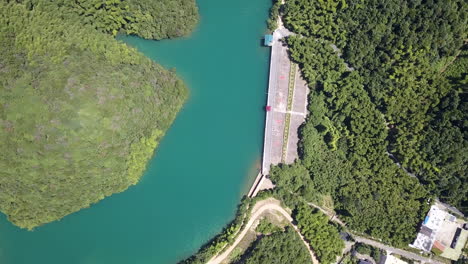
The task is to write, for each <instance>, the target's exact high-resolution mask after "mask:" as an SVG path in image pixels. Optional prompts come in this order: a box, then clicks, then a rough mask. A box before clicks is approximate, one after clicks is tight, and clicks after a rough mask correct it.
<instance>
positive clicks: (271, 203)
mask: <svg viewBox="0 0 468 264" xmlns="http://www.w3.org/2000/svg"><path fill="white" fill-rule="evenodd" d="M267 210H274V211H277V212H279V213H281V214H282V215H283V216H284V217H285V218H286V219H287V220H288V221H289V223H290V224H291V225H292V227H293V228H294V230H296V232H297V233H298V234H299V237H300V238H301V240H302V242H303V243H304V244H305V245H306V247H307V250H308V251H309V254H310V257H311V259H312V262H313V264H319V262H318V260H317V258H316V257H315V254H314V252H313V251H312V249H311V248H310V246H309V243H307V242H306V241H305V239H304V237H303V236H302V234H301V233H300V232H299V229H298V228H297V226H296V225H294V224H293V219H292V217H291V215H290V214H289V213H288V212H287V211H286V210H285V209H284V208H283V207H281V205H280V202H279V201H278V200H276V199H273V198H269V199H266V200H263V201H259V202H257V203H256V204H255V206H254V207H253V208H252V213H251V216H250V219H249V221H248V222H247V224H246V225H245V227H244V229H243V230H242V231H241V232H240V233H239V235H238V236H237V238H236V240H235V241H234V243H233V244H232V245H231V246H230V247H229V248H228V249H226V251H224V252H223V253H222V254H221V255H217V256H214V257H213V258H211V259H210V260H209V261H208V262H207V264H219V263H221V262H222V261H223V260H224V259H226V258H227V257H228V256H229V254H231V252H232V250H234V248H235V247H236V246H237V244H239V242H240V241H241V240H242V239H243V238H244V236H245V235H246V234H247V232H248V231H249V229H250V228H251V227H252V225H253V223H254V222H255V221H256V220H258V218H259V217H260V216H261V215H262V214H263V213H264V212H265V211H267Z"/></svg>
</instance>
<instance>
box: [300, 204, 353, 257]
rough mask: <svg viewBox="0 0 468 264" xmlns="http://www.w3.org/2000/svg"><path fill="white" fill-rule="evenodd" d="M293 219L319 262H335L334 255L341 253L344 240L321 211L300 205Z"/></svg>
mask: <svg viewBox="0 0 468 264" xmlns="http://www.w3.org/2000/svg"><path fill="white" fill-rule="evenodd" d="M294 220H296V221H297V226H298V228H299V230H300V231H301V234H302V235H303V236H304V237H305V239H307V241H309V243H310V246H311V248H312V249H313V250H314V252H315V254H316V255H317V258H318V260H319V262H320V263H325V264H328V263H335V262H336V257H337V256H339V255H341V252H342V250H343V248H344V242H343V240H341V238H340V234H339V232H338V228H337V227H336V226H334V225H333V224H332V223H330V222H329V221H328V217H327V216H326V215H324V214H323V213H322V212H318V211H317V210H311V209H310V207H309V206H307V205H302V206H300V207H299V208H297V210H296V213H295V214H294Z"/></svg>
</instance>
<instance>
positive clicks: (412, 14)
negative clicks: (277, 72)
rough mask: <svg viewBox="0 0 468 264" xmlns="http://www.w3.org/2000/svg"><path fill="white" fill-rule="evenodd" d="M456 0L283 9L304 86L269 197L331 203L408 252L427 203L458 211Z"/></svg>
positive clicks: (460, 60) (463, 34) (463, 151)
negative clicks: (304, 103) (304, 108)
mask: <svg viewBox="0 0 468 264" xmlns="http://www.w3.org/2000/svg"><path fill="white" fill-rule="evenodd" d="M467 8H468V4H467V2H466V1H462V0H454V1H443V0H432V1H405V0H391V1H388V0H361V1H346V0H328V1H326V0H321V1H307V0H295V1H286V5H285V6H284V7H283V8H281V9H280V10H283V12H284V13H283V18H284V22H285V25H286V26H287V27H288V28H289V29H290V30H291V31H293V32H295V33H297V34H298V35H296V36H292V37H290V38H288V39H287V44H288V46H289V48H290V55H291V58H292V59H293V60H294V61H295V62H296V63H298V64H299V65H300V67H301V70H302V74H303V76H304V78H305V79H306V80H307V81H308V83H309V86H310V87H311V93H310V97H309V111H310V115H309V117H308V119H307V121H306V123H305V125H304V126H303V127H302V128H301V130H300V134H301V142H300V144H299V152H300V156H301V159H300V160H299V161H297V162H296V163H295V164H293V165H282V166H280V167H275V168H273V169H272V170H271V175H270V176H271V178H272V179H273V180H274V181H275V183H276V184H277V187H278V188H279V189H285V190H286V192H285V193H287V192H288V191H289V192H293V193H295V194H299V195H300V196H301V197H303V198H304V199H306V200H308V201H316V202H321V200H322V199H323V198H324V197H331V198H332V200H333V204H334V209H335V210H336V211H337V212H338V213H339V214H340V215H341V218H342V219H343V220H344V221H345V222H346V223H347V224H348V226H349V227H350V228H351V229H353V230H356V231H358V232H363V233H367V234H368V235H370V236H373V237H376V238H381V239H383V240H384V241H386V242H389V243H392V244H394V245H398V246H406V245H407V244H408V242H410V241H411V240H412V239H413V238H414V234H415V233H416V227H417V225H418V223H419V222H420V221H421V220H422V217H423V215H424V214H425V213H426V211H427V209H428V203H427V200H428V198H431V197H434V196H437V197H439V198H440V199H441V200H443V201H446V202H448V203H450V204H452V205H454V206H456V207H458V208H460V209H461V210H462V211H464V212H467V210H468V207H467V206H468V204H467V202H468V201H467V199H468V184H467V174H466V173H467V170H466V169H467V168H466V166H467V164H468V146H467V142H468V141H467V125H468V123H467V121H466V120H467V113H468V111H467V100H466V99H467V98H466V92H467V89H466V88H467V61H466V60H467V57H466V46H465V49H464V48H463V45H464V44H463V43H464V41H465V40H466V39H467V25H468V24H467V22H468V21H467V16H466V14H467Z"/></svg>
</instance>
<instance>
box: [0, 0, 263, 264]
mask: <svg viewBox="0 0 468 264" xmlns="http://www.w3.org/2000/svg"><path fill="white" fill-rule="evenodd" d="M198 5H199V7H200V14H201V22H200V24H199V25H198V27H197V29H196V31H195V32H194V33H193V34H192V36H190V37H188V38H183V39H176V40H165V41H160V42H156V41H146V40H141V39H138V38H134V37H127V38H124V40H125V41H126V42H127V43H130V44H131V45H133V46H135V47H137V48H138V49H139V50H141V51H142V52H144V53H145V54H146V55H147V56H149V57H150V58H153V59H154V60H156V61H158V62H159V63H161V64H162V65H164V66H166V67H168V68H172V67H175V68H176V69H177V72H178V74H179V75H180V76H181V78H182V79H183V80H184V81H185V82H186V83H187V84H188V86H189V88H190V91H191V96H190V99H189V101H188V102H187V104H186V105H185V107H184V109H183V110H182V112H181V113H180V114H179V116H178V118H177V120H176V121H175V123H174V125H173V126H172V128H171V129H170V130H169V131H168V133H167V135H166V136H165V137H164V139H163V140H162V142H161V144H160V146H159V148H158V150H157V152H156V155H155V157H154V158H153V159H152V160H151V162H150V164H149V166H148V170H147V172H146V173H145V175H144V177H143V179H142V180H141V182H140V183H139V184H138V185H137V186H134V187H131V188H130V189H129V190H127V191H126V192H124V193H121V194H116V195H113V196H112V197H109V198H106V199H105V200H103V201H101V202H99V203H98V204H95V205H93V206H92V207H91V208H88V209H84V210H82V211H80V212H78V213H75V214H72V215H69V216H67V217H65V218H64V219H63V220H61V221H59V222H54V223H51V224H48V225H45V226H43V227H40V228H37V229H36V230H35V231H33V232H28V231H24V230H20V229H19V228H16V227H14V226H13V225H11V224H10V223H9V222H8V221H7V220H6V219H5V217H4V216H3V215H1V217H0V264H130V263H132V264H133V263H135V264H147V263H148V264H149V263H151V264H155V263H156V264H157V263H162V264H164V263H175V262H177V261H178V260H180V259H182V258H184V257H187V256H189V255H191V254H192V253H194V252H195V251H196V250H197V249H198V248H199V247H200V246H201V245H202V244H203V243H204V242H205V241H207V240H208V239H209V238H210V237H212V236H213V235H214V234H216V233H217V232H219V231H220V230H221V229H222V227H223V226H224V225H225V224H226V223H227V222H229V221H230V220H231V219H232V217H233V216H234V212H235V208H236V205H237V203H238V202H239V199H240V197H241V196H242V195H243V194H244V193H245V192H246V188H247V185H248V183H249V181H250V180H251V176H252V175H249V172H251V171H252V170H253V169H252V168H253V167H254V166H255V163H256V162H258V160H259V159H260V155H261V148H262V141H263V126H264V124H263V122H264V112H263V110H262V108H263V105H264V104H265V101H266V99H265V96H266V95H265V92H266V87H267V74H268V73H267V72H268V64H269V62H268V59H269V53H268V52H269V50H268V49H267V48H264V47H261V46H260V43H261V37H262V34H263V33H264V30H265V27H266V24H265V20H266V18H267V15H268V14H267V13H268V9H269V7H270V5H271V0H237V1H226V0H225V1H222V0H200V1H198ZM250 174H251V173H250Z"/></svg>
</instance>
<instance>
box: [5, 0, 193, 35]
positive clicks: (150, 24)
mask: <svg viewBox="0 0 468 264" xmlns="http://www.w3.org/2000/svg"><path fill="white" fill-rule="evenodd" d="M3 1H5V0H3ZM7 2H15V1H10V0H7ZM16 2H20V3H23V4H24V5H25V6H26V8H27V9H28V10H34V9H42V10H46V11H50V10H52V9H55V8H56V7H59V8H60V12H59V13H56V15H57V14H60V15H61V16H62V17H63V18H65V19H69V18H70V17H71V16H73V15H78V16H79V22H80V23H83V24H87V25H92V26H93V27H95V28H96V29H98V30H99V31H102V32H106V33H110V34H113V35H116V34H117V33H119V32H120V33H125V34H134V35H137V36H140V37H142V38H146V39H163V38H174V37H180V36H183V35H186V34H188V33H190V32H191V31H192V30H193V29H194V27H195V25H196V24H197V23H198V8H197V6H196V3H195V0H158V1H151V0H106V1H102V0H72V1H70V0H54V1H48V0H16Z"/></svg>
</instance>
